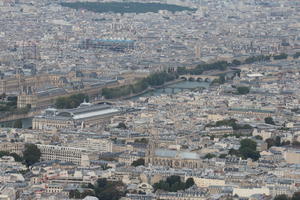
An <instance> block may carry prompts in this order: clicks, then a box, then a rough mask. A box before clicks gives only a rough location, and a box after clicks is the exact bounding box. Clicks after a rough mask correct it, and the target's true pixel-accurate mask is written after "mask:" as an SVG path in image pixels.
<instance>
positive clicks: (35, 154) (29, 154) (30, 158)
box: [23, 144, 41, 166]
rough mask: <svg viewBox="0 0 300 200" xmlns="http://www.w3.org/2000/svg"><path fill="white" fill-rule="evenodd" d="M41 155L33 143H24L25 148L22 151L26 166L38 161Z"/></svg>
mask: <svg viewBox="0 0 300 200" xmlns="http://www.w3.org/2000/svg"><path fill="white" fill-rule="evenodd" d="M40 157H41V151H40V150H39V149H38V148H37V146H36V145H35V144H26V145H25V150H24V152H23V158H24V160H25V162H26V164H27V166H30V165H33V164H34V163H36V162H38V161H39V160H40Z"/></svg>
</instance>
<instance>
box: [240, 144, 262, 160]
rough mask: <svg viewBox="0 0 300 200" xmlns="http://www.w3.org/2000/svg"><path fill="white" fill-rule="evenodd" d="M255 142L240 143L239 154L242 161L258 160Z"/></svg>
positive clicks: (258, 155)
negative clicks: (248, 159)
mask: <svg viewBox="0 0 300 200" xmlns="http://www.w3.org/2000/svg"><path fill="white" fill-rule="evenodd" d="M256 146H257V144H256V142H255V141H253V140H251V139H243V140H241V141H240V148H239V154H240V155H241V157H242V158H243V159H247V158H251V159H252V160H254V161H256V160H258V159H259V158H260V154H259V152H258V151H256Z"/></svg>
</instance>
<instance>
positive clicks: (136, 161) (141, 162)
mask: <svg viewBox="0 0 300 200" xmlns="http://www.w3.org/2000/svg"><path fill="white" fill-rule="evenodd" d="M140 165H145V160H144V159H143V158H139V159H137V160H135V161H133V162H132V163H131V166H134V167H137V166H140Z"/></svg>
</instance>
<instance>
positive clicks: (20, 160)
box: [10, 153, 23, 162]
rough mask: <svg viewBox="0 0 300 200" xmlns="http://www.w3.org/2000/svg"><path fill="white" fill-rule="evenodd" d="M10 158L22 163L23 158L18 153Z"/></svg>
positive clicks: (12, 154)
mask: <svg viewBox="0 0 300 200" xmlns="http://www.w3.org/2000/svg"><path fill="white" fill-rule="evenodd" d="M10 156H12V157H14V159H15V161H16V162H22V161H23V158H22V157H21V156H19V155H18V154H16V153H11V154H10Z"/></svg>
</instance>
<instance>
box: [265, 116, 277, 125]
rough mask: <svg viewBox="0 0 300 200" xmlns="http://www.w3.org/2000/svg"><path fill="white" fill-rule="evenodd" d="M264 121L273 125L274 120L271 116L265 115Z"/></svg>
mask: <svg viewBox="0 0 300 200" xmlns="http://www.w3.org/2000/svg"><path fill="white" fill-rule="evenodd" d="M265 123H266V124H271V125H275V122H274V120H273V118H272V117H266V118H265Z"/></svg>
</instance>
